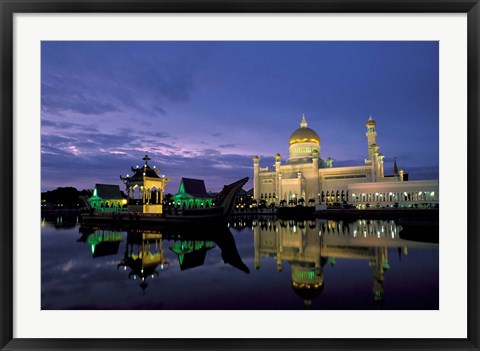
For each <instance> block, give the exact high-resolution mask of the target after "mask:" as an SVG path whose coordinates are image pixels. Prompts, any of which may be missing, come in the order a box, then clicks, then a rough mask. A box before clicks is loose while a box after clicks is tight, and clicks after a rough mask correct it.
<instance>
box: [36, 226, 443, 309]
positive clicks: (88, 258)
mask: <svg viewBox="0 0 480 351" xmlns="http://www.w3.org/2000/svg"><path fill="white" fill-rule="evenodd" d="M414 224H421V223H414ZM408 228H410V227H403V226H401V224H400V225H399V224H397V223H396V222H395V221H391V220H384V221H382V220H356V221H355V220H352V221H338V220H335V221H334V220H316V221H300V222H299V221H278V220H255V219H254V220H252V219H248V218H246V219H237V220H236V222H235V223H233V222H232V223H229V225H228V226H224V227H218V228H212V227H209V228H197V229H196V230H189V229H178V228H177V229H175V230H162V231H128V232H127V231H122V230H118V229H115V228H92V227H90V228H87V227H81V226H80V225H79V223H78V221H77V217H52V218H43V219H42V232H41V233H42V234H41V235H42V256H41V257H42V309H187V310H192V309H255V310H258V309H305V308H309V309H438V296H439V295H438V294H439V293H438V291H439V290H438V279H439V278H438V272H439V271H438V264H439V254H438V244H436V243H428V242H419V241H411V240H405V238H406V237H408V238H410V237H411V231H410V229H408ZM421 228H422V229H421V231H420V233H421V234H422V233H425V232H428V231H429V230H430V229H428V228H429V227H428V226H422V227H421ZM437 230H438V228H437ZM409 231H410V232H409ZM407 234H410V235H407ZM413 235H414V236H418V234H416V233H415V232H414V233H413ZM424 241H429V240H428V238H427V239H426V240H424Z"/></svg>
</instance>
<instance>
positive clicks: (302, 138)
mask: <svg viewBox="0 0 480 351" xmlns="http://www.w3.org/2000/svg"><path fill="white" fill-rule="evenodd" d="M298 143H315V144H320V137H319V136H318V134H317V133H316V132H315V131H314V130H313V129H310V128H308V127H307V121H306V120H305V115H302V122H301V123H300V128H298V129H297V130H296V131H294V132H293V133H292V135H291V136H290V145H293V144H298Z"/></svg>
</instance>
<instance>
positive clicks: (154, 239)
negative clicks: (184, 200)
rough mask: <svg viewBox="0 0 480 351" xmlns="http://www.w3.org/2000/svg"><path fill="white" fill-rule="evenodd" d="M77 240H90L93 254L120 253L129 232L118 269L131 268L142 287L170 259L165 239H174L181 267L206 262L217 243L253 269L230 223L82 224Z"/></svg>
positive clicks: (227, 259)
mask: <svg viewBox="0 0 480 351" xmlns="http://www.w3.org/2000/svg"><path fill="white" fill-rule="evenodd" d="M79 232H80V234H81V236H80V238H79V239H78V240H77V242H82V243H88V244H90V247H91V251H92V256H93V257H94V258H96V257H102V256H107V255H116V254H117V253H118V248H119V244H120V242H122V240H123V237H124V235H126V239H127V240H126V246H125V251H124V254H123V258H122V260H121V261H120V262H119V263H118V265H117V269H119V268H123V269H124V270H127V269H129V270H130V271H129V273H128V278H129V279H130V278H133V279H134V280H136V279H138V280H139V281H140V283H139V286H140V287H141V288H142V290H145V289H146V288H147V287H148V283H147V279H148V278H155V277H158V276H159V271H158V268H160V270H163V269H164V268H165V267H166V266H169V265H170V262H169V261H168V260H167V259H166V258H165V253H164V248H163V241H164V240H166V241H173V244H172V245H171V246H169V250H170V251H171V252H173V253H174V254H175V255H176V256H177V258H178V263H179V266H180V270H181V271H183V270H187V269H191V268H195V267H199V266H202V265H203V264H204V262H205V257H206V255H207V252H208V251H209V250H211V249H213V248H215V247H218V248H219V249H220V250H221V257H222V259H223V262H224V263H227V264H230V265H231V266H233V267H235V268H237V269H239V270H241V271H243V272H245V273H247V274H248V273H250V269H249V268H248V267H247V266H246V265H245V263H244V262H243V261H242V258H241V257H240V255H239V253H238V250H237V247H236V243H235V239H234V238H233V235H232V233H231V232H230V230H229V229H228V226H227V225H214V226H209V227H205V228H188V227H187V228H181V229H177V228H165V229H162V230H159V229H157V230H149V231H145V230H128V231H126V232H122V231H121V230H115V229H109V228H106V227H104V228H98V227H92V226H82V227H80V229H79Z"/></svg>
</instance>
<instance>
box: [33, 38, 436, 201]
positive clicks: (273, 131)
mask: <svg viewBox="0 0 480 351" xmlns="http://www.w3.org/2000/svg"><path fill="white" fill-rule="evenodd" d="M41 93H42V110H41V118H42V131H41V132H42V145H41V152H42V191H45V190H52V189H55V188H56V187H59V186H74V187H77V188H78V189H79V190H80V189H84V188H93V186H94V185H95V183H109V184H119V185H121V184H122V183H121V181H120V179H119V175H120V174H122V175H126V174H127V173H131V171H130V166H136V165H141V164H142V162H143V161H142V160H141V158H142V157H143V156H144V154H145V152H146V151H148V153H149V155H150V157H151V158H152V161H150V164H152V165H156V166H157V167H160V169H161V172H160V173H161V174H165V176H167V177H172V181H171V182H170V184H169V185H168V187H167V189H166V191H167V192H170V193H176V191H177V188H178V184H179V181H180V178H181V177H189V178H200V179H204V180H205V184H206V186H207V190H209V191H219V190H221V188H222V186H223V185H224V184H228V183H231V182H233V181H235V180H238V179H240V178H242V177H245V176H249V177H250V179H251V178H252V177H253V166H252V156H253V155H259V156H260V157H261V158H262V160H261V161H260V163H261V166H262V167H265V166H272V165H273V162H274V160H273V156H274V155H275V154H276V153H277V152H279V153H280V154H282V156H283V160H285V159H286V158H287V157H288V139H289V136H290V134H291V133H292V132H293V131H294V130H295V129H297V128H298V127H299V123H300V120H301V115H302V113H305V116H306V118H307V121H308V126H309V127H310V128H312V129H314V130H315V131H316V132H317V133H318V134H319V136H320V139H321V155H320V156H321V157H322V158H324V159H325V158H327V157H328V156H330V157H332V158H333V159H334V166H347V165H361V164H362V163H363V160H364V158H365V157H366V155H367V141H366V137H365V126H364V123H365V121H366V120H367V119H368V117H369V115H370V114H371V115H372V116H373V118H374V119H375V120H376V121H377V132H378V137H377V144H378V145H379V146H380V152H382V153H383V154H384V155H385V173H386V174H391V173H393V158H394V157H396V158H397V164H398V166H399V168H402V169H404V170H405V171H406V172H408V173H409V174H410V179H412V180H414V179H432V178H437V177H438V163H439V154H438V150H439V133H438V130H439V120H438V114H439V111H438V106H439V101H438V42H312V41H310V42H299V41H296V42H290V41H280V42H278V41H277V42H263V41H257V42H254V41H250V42H234V41H230V42H185V41H184V42H48V41H47V42H42V92H41ZM251 187H252V181H251V180H250V181H249V183H248V184H247V185H246V187H245V189H249V188H251ZM122 189H123V186H122Z"/></svg>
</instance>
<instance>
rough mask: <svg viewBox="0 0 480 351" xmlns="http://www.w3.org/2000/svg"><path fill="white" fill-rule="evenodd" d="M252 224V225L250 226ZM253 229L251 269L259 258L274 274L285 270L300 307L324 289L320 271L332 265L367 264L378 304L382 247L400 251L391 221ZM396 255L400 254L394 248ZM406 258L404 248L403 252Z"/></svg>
mask: <svg viewBox="0 0 480 351" xmlns="http://www.w3.org/2000/svg"><path fill="white" fill-rule="evenodd" d="M255 224H256V223H255ZM255 224H254V229H253V232H254V242H255V244H254V247H255V263H254V264H255V269H260V268H261V265H260V258H261V257H272V258H274V259H275V260H276V264H277V271H279V272H281V271H282V270H283V267H284V264H285V263H286V264H288V265H290V271H291V285H292V288H293V290H294V291H295V293H296V294H297V295H298V296H300V297H301V298H302V299H304V301H305V304H307V305H308V304H311V300H312V299H313V298H314V297H316V296H318V295H320V294H321V293H322V291H323V289H324V276H323V269H324V268H323V267H324V266H325V264H330V265H332V266H334V265H335V260H336V259H356V260H365V261H368V264H369V266H370V267H371V269H372V281H373V283H372V292H373V295H374V300H375V301H376V302H379V301H381V300H382V298H383V279H384V272H385V271H386V270H388V269H389V268H390V266H389V263H388V254H387V247H389V246H397V247H399V246H398V245H402V243H401V239H399V236H398V233H399V231H400V228H399V226H397V225H396V224H395V223H394V221H366V220H358V221H355V222H352V223H344V222H342V221H333V220H328V221H317V222H315V221H310V222H295V221H263V222H260V223H259V224H257V225H255ZM399 250H402V249H401V248H400V247H399ZM403 250H404V253H405V254H407V247H404V249H403Z"/></svg>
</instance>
